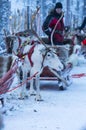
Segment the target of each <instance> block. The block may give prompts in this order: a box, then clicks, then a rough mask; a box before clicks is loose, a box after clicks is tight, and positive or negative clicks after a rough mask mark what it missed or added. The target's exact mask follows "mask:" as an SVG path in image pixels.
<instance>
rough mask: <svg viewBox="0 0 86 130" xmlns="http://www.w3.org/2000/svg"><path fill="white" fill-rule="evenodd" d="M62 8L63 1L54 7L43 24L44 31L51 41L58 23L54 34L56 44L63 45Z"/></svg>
mask: <svg viewBox="0 0 86 130" xmlns="http://www.w3.org/2000/svg"><path fill="white" fill-rule="evenodd" d="M62 8H63V6H62V3H61V2H57V3H56V5H55V7H54V9H53V10H52V11H51V12H50V13H49V14H48V16H47V17H46V19H45V21H44V23H43V26H42V30H43V32H44V33H45V34H46V35H47V36H48V38H49V43H51V34H52V32H53V29H54V28H55V26H56V24H57V26H56V28H55V31H54V32H53V36H52V39H53V43H54V45H63V40H64V37H63V31H64V22H63V16H62V13H63V12H62ZM61 16H62V17H61Z"/></svg>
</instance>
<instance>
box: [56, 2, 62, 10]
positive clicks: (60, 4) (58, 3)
mask: <svg viewBox="0 0 86 130" xmlns="http://www.w3.org/2000/svg"><path fill="white" fill-rule="evenodd" d="M56 8H61V9H62V8H63V6H62V3H61V2H57V3H56V5H55V9H56Z"/></svg>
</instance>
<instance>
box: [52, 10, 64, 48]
mask: <svg viewBox="0 0 86 130" xmlns="http://www.w3.org/2000/svg"><path fill="white" fill-rule="evenodd" d="M63 16H64V12H62V15H61V17H60V18H59V20H58V21H57V23H56V25H55V27H54V29H53V31H52V33H51V44H52V46H53V45H54V43H53V34H54V32H55V30H56V27H57V25H58V23H59V22H60V20H61V19H62V17H63Z"/></svg>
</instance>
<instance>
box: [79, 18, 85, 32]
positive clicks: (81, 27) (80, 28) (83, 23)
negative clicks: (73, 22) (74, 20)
mask: <svg viewBox="0 0 86 130" xmlns="http://www.w3.org/2000/svg"><path fill="white" fill-rule="evenodd" d="M85 26H86V17H84V20H83V22H82V24H81V26H80V27H79V30H80V31H81V30H82V29H83V28H84V27H85Z"/></svg>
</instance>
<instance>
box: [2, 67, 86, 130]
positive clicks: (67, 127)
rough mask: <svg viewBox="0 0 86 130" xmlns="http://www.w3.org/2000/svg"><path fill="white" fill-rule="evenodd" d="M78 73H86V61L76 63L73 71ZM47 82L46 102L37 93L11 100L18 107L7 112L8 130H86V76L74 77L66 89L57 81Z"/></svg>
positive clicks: (5, 119)
mask: <svg viewBox="0 0 86 130" xmlns="http://www.w3.org/2000/svg"><path fill="white" fill-rule="evenodd" d="M77 73H86V65H80V66H77V67H75V68H74V69H73V70H72V72H71V75H72V74H77ZM45 84H46V82H42V83H41V89H42V90H41V95H42V98H43V99H44V101H42V102H36V101H35V100H34V96H32V97H29V99H26V100H19V99H17V100H16V98H13V99H11V100H8V101H9V102H8V103H7V104H11V105H13V104H14V105H15V107H14V108H12V111H8V112H7V114H5V115H4V130H86V77H85V76H83V77H81V78H73V84H72V85H71V86H70V87H68V89H67V90H64V91H59V90H58V88H57V87H56V82H55V81H54V82H50V83H49V82H47V85H46V86H45V87H43V86H44V85H45Z"/></svg>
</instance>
